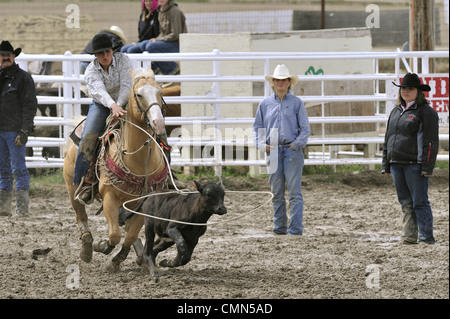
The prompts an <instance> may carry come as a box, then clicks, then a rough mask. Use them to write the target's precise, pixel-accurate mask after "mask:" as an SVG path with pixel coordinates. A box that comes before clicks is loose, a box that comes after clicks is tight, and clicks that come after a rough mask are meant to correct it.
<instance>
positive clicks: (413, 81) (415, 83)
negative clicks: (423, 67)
mask: <svg viewBox="0 0 450 319" xmlns="http://www.w3.org/2000/svg"><path fill="white" fill-rule="evenodd" d="M392 84H394V85H395V86H398V87H413V88H418V89H419V90H421V91H431V87H430V86H429V85H427V84H422V82H420V78H419V76H418V75H417V74H415V73H408V74H406V75H405V76H404V77H403V80H402V83H401V84H400V85H397V84H395V83H394V82H392Z"/></svg>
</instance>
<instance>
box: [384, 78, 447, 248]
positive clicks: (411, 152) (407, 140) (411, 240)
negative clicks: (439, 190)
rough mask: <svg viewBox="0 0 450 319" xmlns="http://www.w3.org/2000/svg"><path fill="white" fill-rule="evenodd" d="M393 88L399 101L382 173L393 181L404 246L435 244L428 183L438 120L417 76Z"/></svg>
mask: <svg viewBox="0 0 450 319" xmlns="http://www.w3.org/2000/svg"><path fill="white" fill-rule="evenodd" d="M394 85H396V86H398V87H400V89H399V97H398V102H397V105H396V106H395V107H394V109H393V110H392V111H391V114H390V115H389V119H388V123H387V128H386V135H385V140H384V145H383V162H382V171H381V172H382V173H383V174H387V175H391V174H392V178H393V180H394V185H395V189H396V192H397V197H398V201H399V203H400V205H401V207H402V211H403V235H402V241H403V243H405V244H417V243H418V240H419V241H420V242H424V243H428V244H434V243H435V239H434V236H433V214H432V211H431V206H430V202H429V200H428V182H429V177H430V176H431V175H432V174H433V169H434V165H435V163H436V157H437V153H438V149H439V117H438V115H437V112H436V111H435V110H434V109H433V108H432V107H430V105H429V104H428V102H427V100H426V97H425V95H424V93H423V91H430V90H431V88H430V86H428V85H426V84H422V83H421V81H420V79H419V77H418V76H417V74H414V73H408V74H406V75H405V76H404V77H403V80H402V82H401V84H400V85H397V84H395V83H394Z"/></svg>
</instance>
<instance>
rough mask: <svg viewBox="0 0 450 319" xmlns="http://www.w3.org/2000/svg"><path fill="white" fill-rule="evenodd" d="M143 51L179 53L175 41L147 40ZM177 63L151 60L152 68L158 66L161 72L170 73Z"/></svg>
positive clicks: (154, 69)
mask: <svg viewBox="0 0 450 319" xmlns="http://www.w3.org/2000/svg"><path fill="white" fill-rule="evenodd" d="M145 51H147V52H149V53H179V52H180V47H179V45H178V43H177V42H169V41H155V42H150V41H148V42H147V43H146V45H145ZM176 67H177V64H176V63H175V62H152V70H153V71H156V70H157V69H158V68H159V70H160V71H161V72H162V73H163V74H166V75H167V74H171V73H172V72H173V71H175V69H176Z"/></svg>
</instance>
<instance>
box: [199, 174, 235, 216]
mask: <svg viewBox="0 0 450 319" xmlns="http://www.w3.org/2000/svg"><path fill="white" fill-rule="evenodd" d="M194 183H195V187H196V188H197V190H198V191H199V193H200V194H201V195H200V196H201V202H202V205H203V211H206V212H209V213H211V214H217V215H223V214H226V213H227V208H226V207H225V205H224V203H223V198H224V196H225V191H224V190H223V188H222V187H221V186H220V185H219V184H215V183H207V184H205V185H201V184H200V183H199V182H197V181H194Z"/></svg>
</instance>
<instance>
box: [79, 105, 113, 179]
mask: <svg viewBox="0 0 450 319" xmlns="http://www.w3.org/2000/svg"><path fill="white" fill-rule="evenodd" d="M109 115H110V109H109V108H107V107H105V106H103V105H101V104H99V103H97V102H95V101H93V102H92V104H91V105H90V106H89V112H88V115H87V116H86V122H85V123H84V128H83V133H81V141H80V146H79V148H78V153H77V158H76V161H75V171H74V176H73V183H74V184H75V185H79V184H80V182H81V179H82V178H83V177H84V176H86V173H87V172H88V170H89V166H90V164H91V162H92V159H93V158H94V155H95V146H96V145H97V142H98V138H99V136H100V134H101V133H102V132H103V130H104V129H105V125H106V119H107V118H108V116H109Z"/></svg>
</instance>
